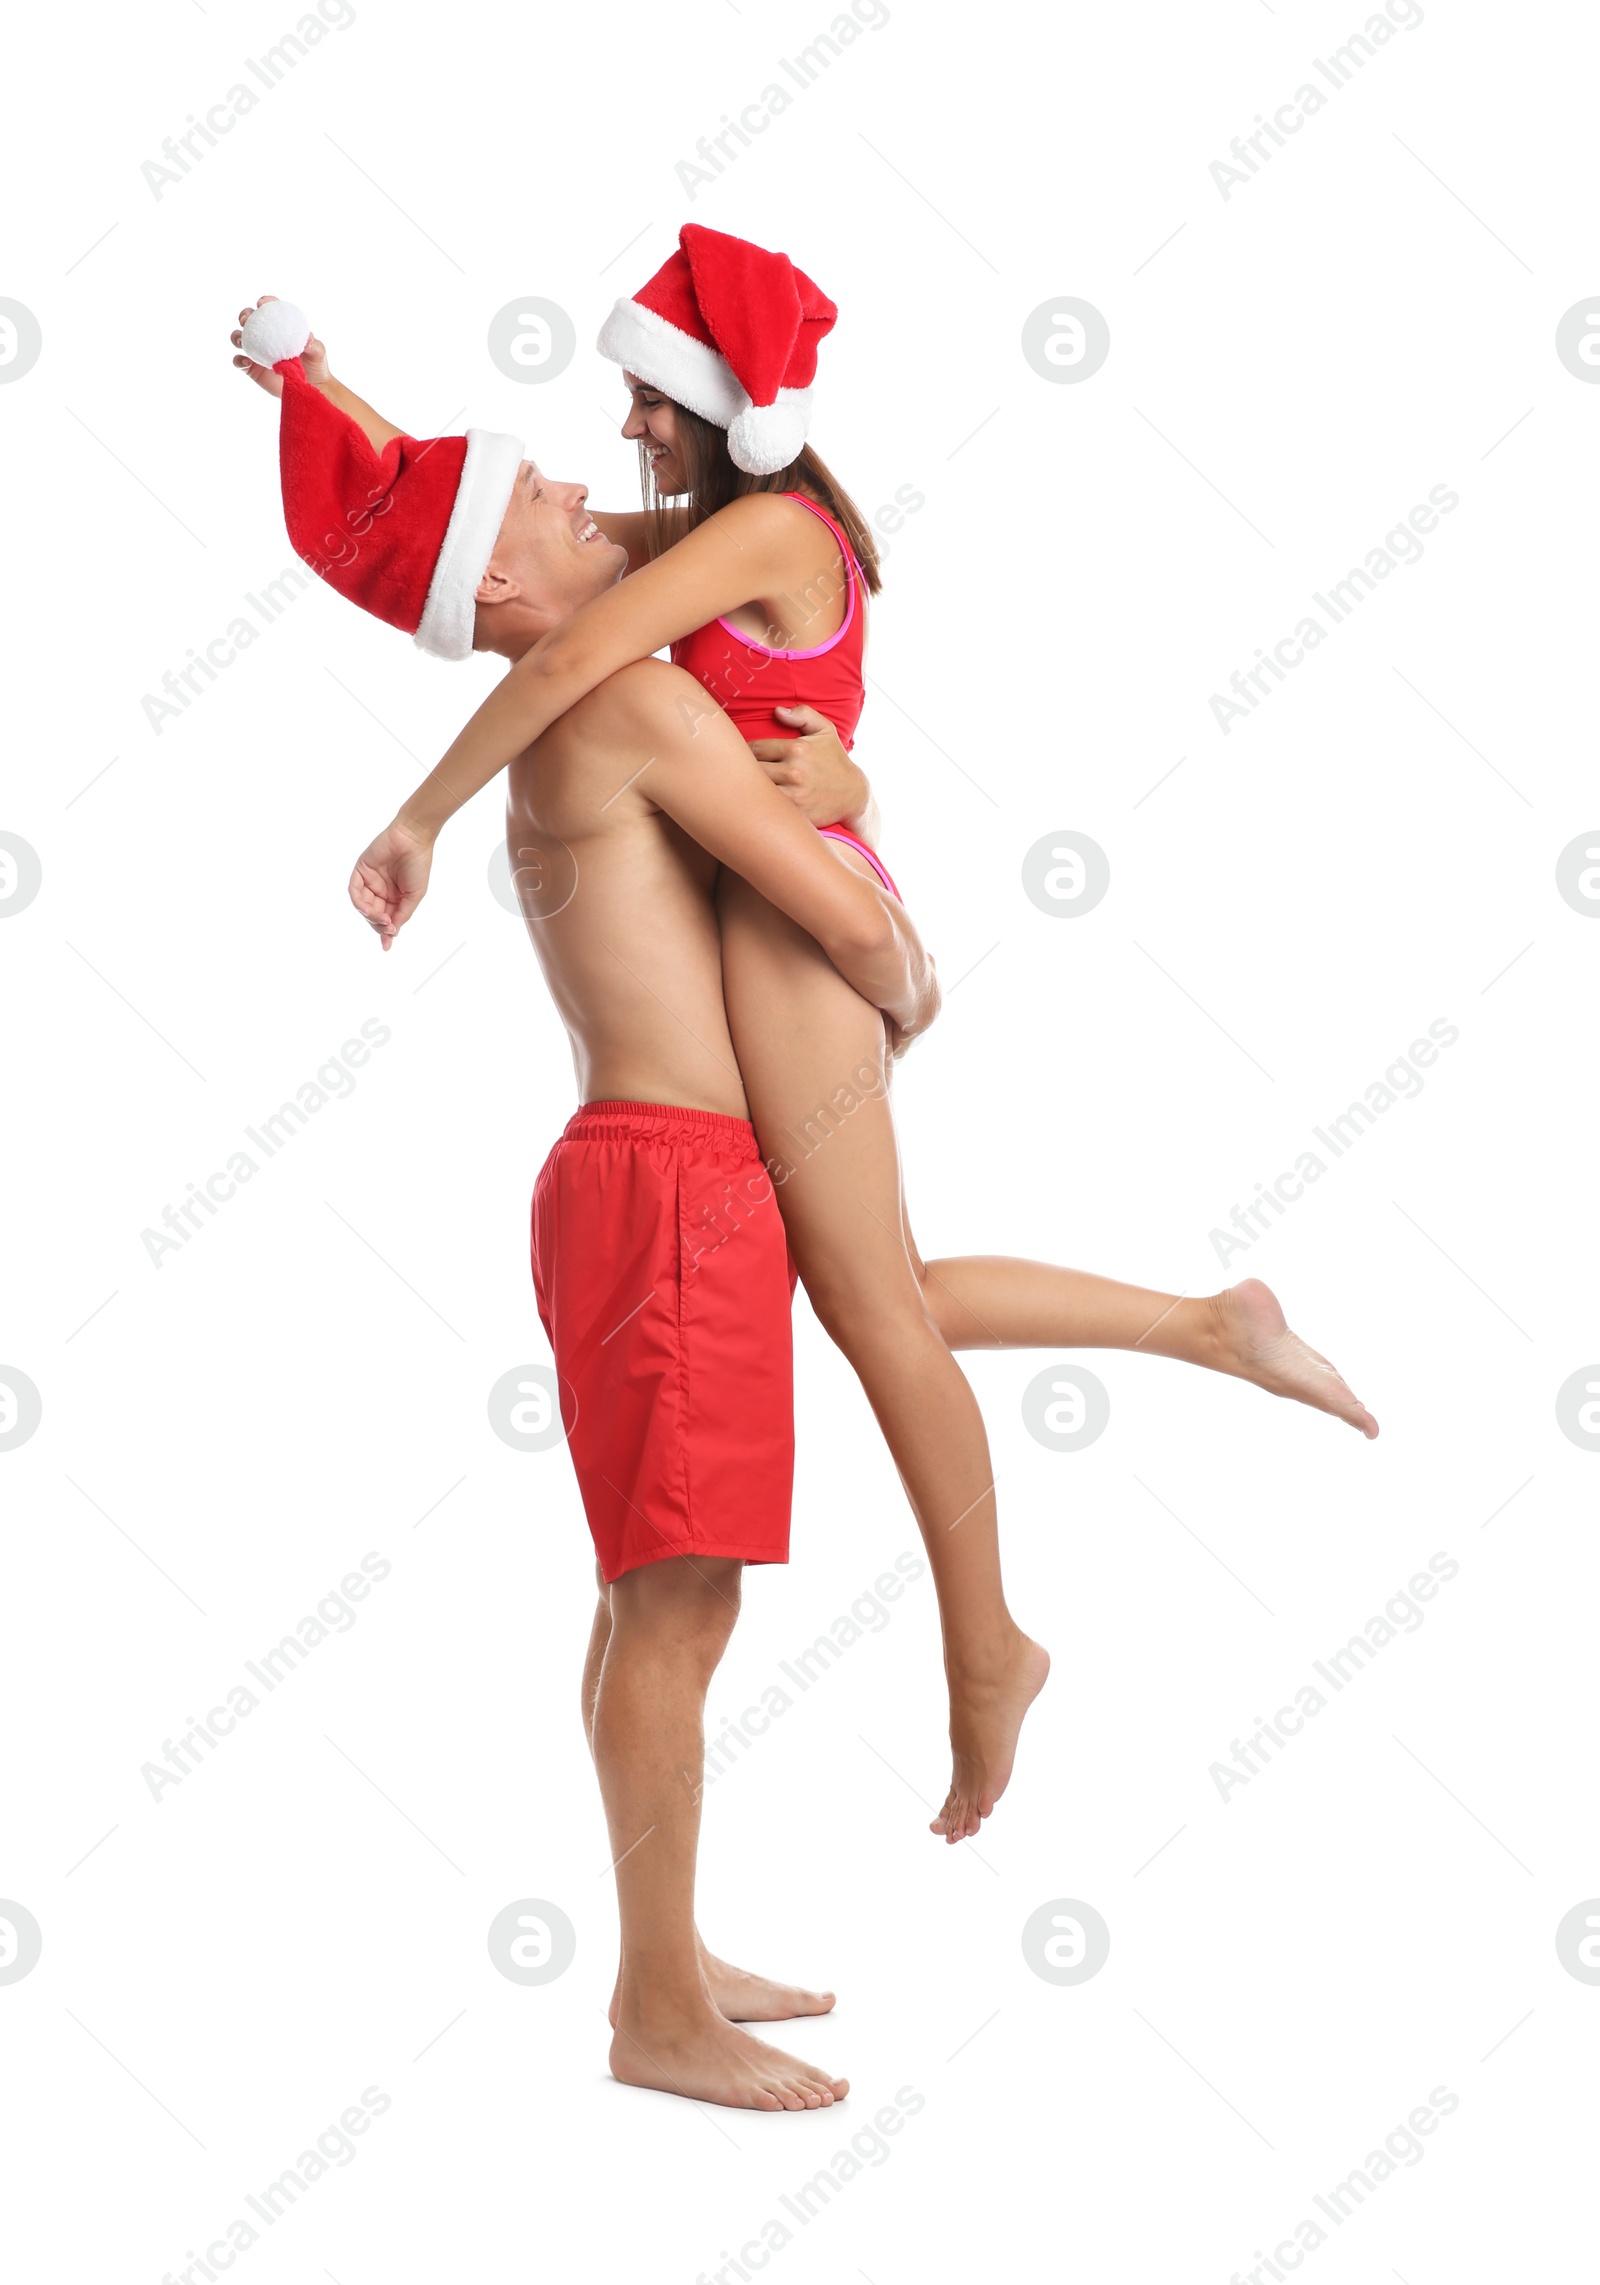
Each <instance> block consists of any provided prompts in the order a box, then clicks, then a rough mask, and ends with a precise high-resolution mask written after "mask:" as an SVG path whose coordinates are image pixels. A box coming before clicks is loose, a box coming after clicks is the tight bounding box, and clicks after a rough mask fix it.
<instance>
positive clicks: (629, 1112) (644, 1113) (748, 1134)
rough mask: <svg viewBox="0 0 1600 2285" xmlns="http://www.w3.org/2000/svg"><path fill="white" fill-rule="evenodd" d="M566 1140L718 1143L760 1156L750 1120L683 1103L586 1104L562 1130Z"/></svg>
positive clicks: (563, 1139)
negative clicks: (733, 1117) (694, 1108)
mask: <svg viewBox="0 0 1600 2285" xmlns="http://www.w3.org/2000/svg"><path fill="white" fill-rule="evenodd" d="M561 1139H562V1141H563V1142H604V1141H608V1140H609V1141H628V1140H638V1141H641V1142H688V1141H690V1140H695V1139H698V1140H699V1141H702V1142H717V1143H721V1144H723V1145H724V1147H728V1148H733V1149H736V1150H738V1151H740V1152H741V1153H743V1154H745V1155H747V1156H749V1157H751V1158H757V1157H759V1156H760V1153H759V1152H758V1151H757V1149H756V1130H755V1128H754V1127H753V1126H752V1125H751V1124H750V1121H749V1120H748V1119H730V1118H729V1117H728V1116H727V1114H726V1112H723V1111H696V1110H691V1109H690V1108H688V1106H687V1105H685V1104H682V1103H584V1104H583V1105H581V1106H580V1108H579V1109H578V1110H576V1111H574V1112H573V1114H572V1116H571V1118H570V1119H569V1120H568V1121H567V1123H566V1125H565V1127H564V1128H563V1129H562V1132H561Z"/></svg>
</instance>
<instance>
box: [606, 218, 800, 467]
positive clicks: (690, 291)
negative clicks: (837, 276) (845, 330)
mask: <svg viewBox="0 0 1600 2285" xmlns="http://www.w3.org/2000/svg"><path fill="white" fill-rule="evenodd" d="M838 314H839V312H838V311H837V310H836V309H835V308H834V306H833V303H832V302H831V301H829V299H828V297H827V295H826V294H825V293H823V292H822V291H821V289H820V288H819V287H818V286H815V285H813V283H812V281H811V280H810V279H809V278H808V277H807V276H806V274H805V272H804V271H803V270H797V269H796V268H795V266H794V264H793V263H792V262H791V261H790V259H789V257H788V255H787V254H769V253H767V252H766V251H765V250H764V248H762V247H760V246H752V245H750V244H749V243H748V242H747V241H746V240H745V239H743V238H730V237H728V235H727V234H726V232H724V231H721V230H707V229H705V228H703V227H702V225H701V224H700V223H698V222H686V223H685V224H684V226H683V228H682V229H681V230H680V231H679V232H678V251H677V252H676V253H675V254H672V255H670V256H669V257H668V258H667V260H666V261H665V262H663V263H662V265H661V267H660V269H659V270H657V272H656V274H655V276H654V277H653V278H652V279H651V280H650V283H649V284H648V285H647V286H643V287H641V288H640V290H639V292H638V293H636V294H635V295H634V297H633V299H632V300H631V301H619V302H618V304H617V306H616V308H615V309H614V310H613V311H612V312H611V315H610V316H609V317H608V318H607V319H606V322H605V324H604V325H603V326H602V327H601V329H600V340H599V343H598V347H599V350H600V354H601V356H602V357H609V358H611V359H613V361H614V362H615V363H616V364H618V365H620V366H622V367H623V368H624V370H625V371H627V372H629V373H637V374H638V376H639V378H640V380H641V381H648V382H649V384H650V386H651V387H652V388H655V389H660V390H661V391H662V392H663V393H664V394H665V395H666V396H669V397H672V398H674V399H675V400H676V401H677V402H678V403H679V404H680V405H687V406H688V408H689V410H690V412H692V413H698V414H699V415H700V417H701V419H702V420H708V421H714V422H715V423H716V425H717V427H718V428H725V429H726V430H727V432H728V451H729V453H730V454H731V455H732V457H733V461H734V464H735V466H736V467H739V468H743V469H744V470H746V471H747V473H748V474H750V475H752V476H771V475H774V474H775V473H776V472H777V470H778V469H780V468H787V467H788V465H789V463H790V462H791V461H792V460H793V459H795V457H796V456H797V455H798V453H799V451H800V447H801V446H802V445H803V444H804V443H805V440H806V431H807V429H808V428H809V427H810V425H811V384H812V382H813V380H814V379H815V378H816V371H817V344H818V342H819V341H821V339H822V338H823V336H824V334H827V333H830V332H831V331H832V330H833V323H834V320H835V319H836V318H837V316H838Z"/></svg>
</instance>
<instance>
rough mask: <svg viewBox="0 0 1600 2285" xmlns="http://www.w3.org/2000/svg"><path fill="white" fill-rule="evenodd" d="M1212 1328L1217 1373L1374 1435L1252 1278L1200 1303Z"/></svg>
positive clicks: (1371, 1424) (1372, 1424)
mask: <svg viewBox="0 0 1600 2285" xmlns="http://www.w3.org/2000/svg"><path fill="white" fill-rule="evenodd" d="M1206 1308H1207V1309H1208V1310H1209V1311H1210V1313H1211V1316H1212V1320H1213V1324H1214V1327H1215V1338H1216V1343H1217V1356H1216V1364H1217V1369H1218V1370H1219V1371H1220V1372H1225V1373H1233V1374H1234V1375H1236V1377H1237V1378H1238V1379H1240V1380H1246V1381H1254V1382H1255V1385H1256V1387H1257V1388H1264V1389H1265V1390H1266V1391H1267V1393H1268V1394H1269V1395H1270V1396H1288V1397H1293V1398H1294V1399H1295V1401H1296V1402H1297V1403H1299V1404H1309V1405H1314V1406H1315V1408H1316V1409H1317V1411H1318V1412H1331V1413H1332V1414H1333V1415H1334V1417H1335V1419H1337V1420H1348V1421H1349V1423H1350V1425H1351V1427H1352V1428H1359V1429H1360V1431H1361V1433H1362V1435H1363V1436H1369V1437H1370V1436H1376V1435H1377V1433H1378V1423H1377V1422H1376V1421H1375V1420H1374V1419H1373V1417H1372V1415H1371V1413H1370V1412H1369V1411H1368V1410H1367V1408H1366V1406H1365V1405H1364V1404H1363V1403H1362V1401H1361V1399H1360V1398H1359V1397H1358V1396H1357V1395H1355V1394H1354V1392H1353V1391H1352V1390H1351V1389H1350V1388H1349V1386H1348V1385H1347V1384H1346V1382H1345V1381H1344V1379H1343V1377H1342V1376H1341V1375H1340V1374H1339V1373H1338V1372H1336V1371H1335V1370H1334V1368H1333V1366H1332V1365H1330V1364H1329V1362H1328V1360H1327V1358H1326V1357H1319V1356H1318V1354H1317V1352H1316V1350H1315V1349H1311V1348H1308V1347H1307V1346H1306V1344H1305V1342H1304V1341H1302V1340H1301V1338H1300V1336H1299V1334H1298V1333H1292V1332H1291V1331H1290V1330H1289V1326H1288V1323H1287V1321H1286V1319H1285V1317H1284V1314H1283V1311H1282V1310H1281V1309H1280V1308H1279V1306H1278V1297H1277V1295H1276V1294H1275V1293H1274V1292H1273V1291H1272V1289H1271V1287H1270V1286H1266V1285H1263V1284H1262V1282H1261V1280H1260V1278H1258V1277H1247V1278H1245V1279H1244V1280H1243V1282H1242V1283H1241V1284H1239V1285H1232V1286H1229V1288H1228V1290H1227V1292H1226V1293H1216V1294H1213V1295H1212V1296H1211V1298H1210V1299H1209V1300H1208V1301H1207V1303H1206Z"/></svg>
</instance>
